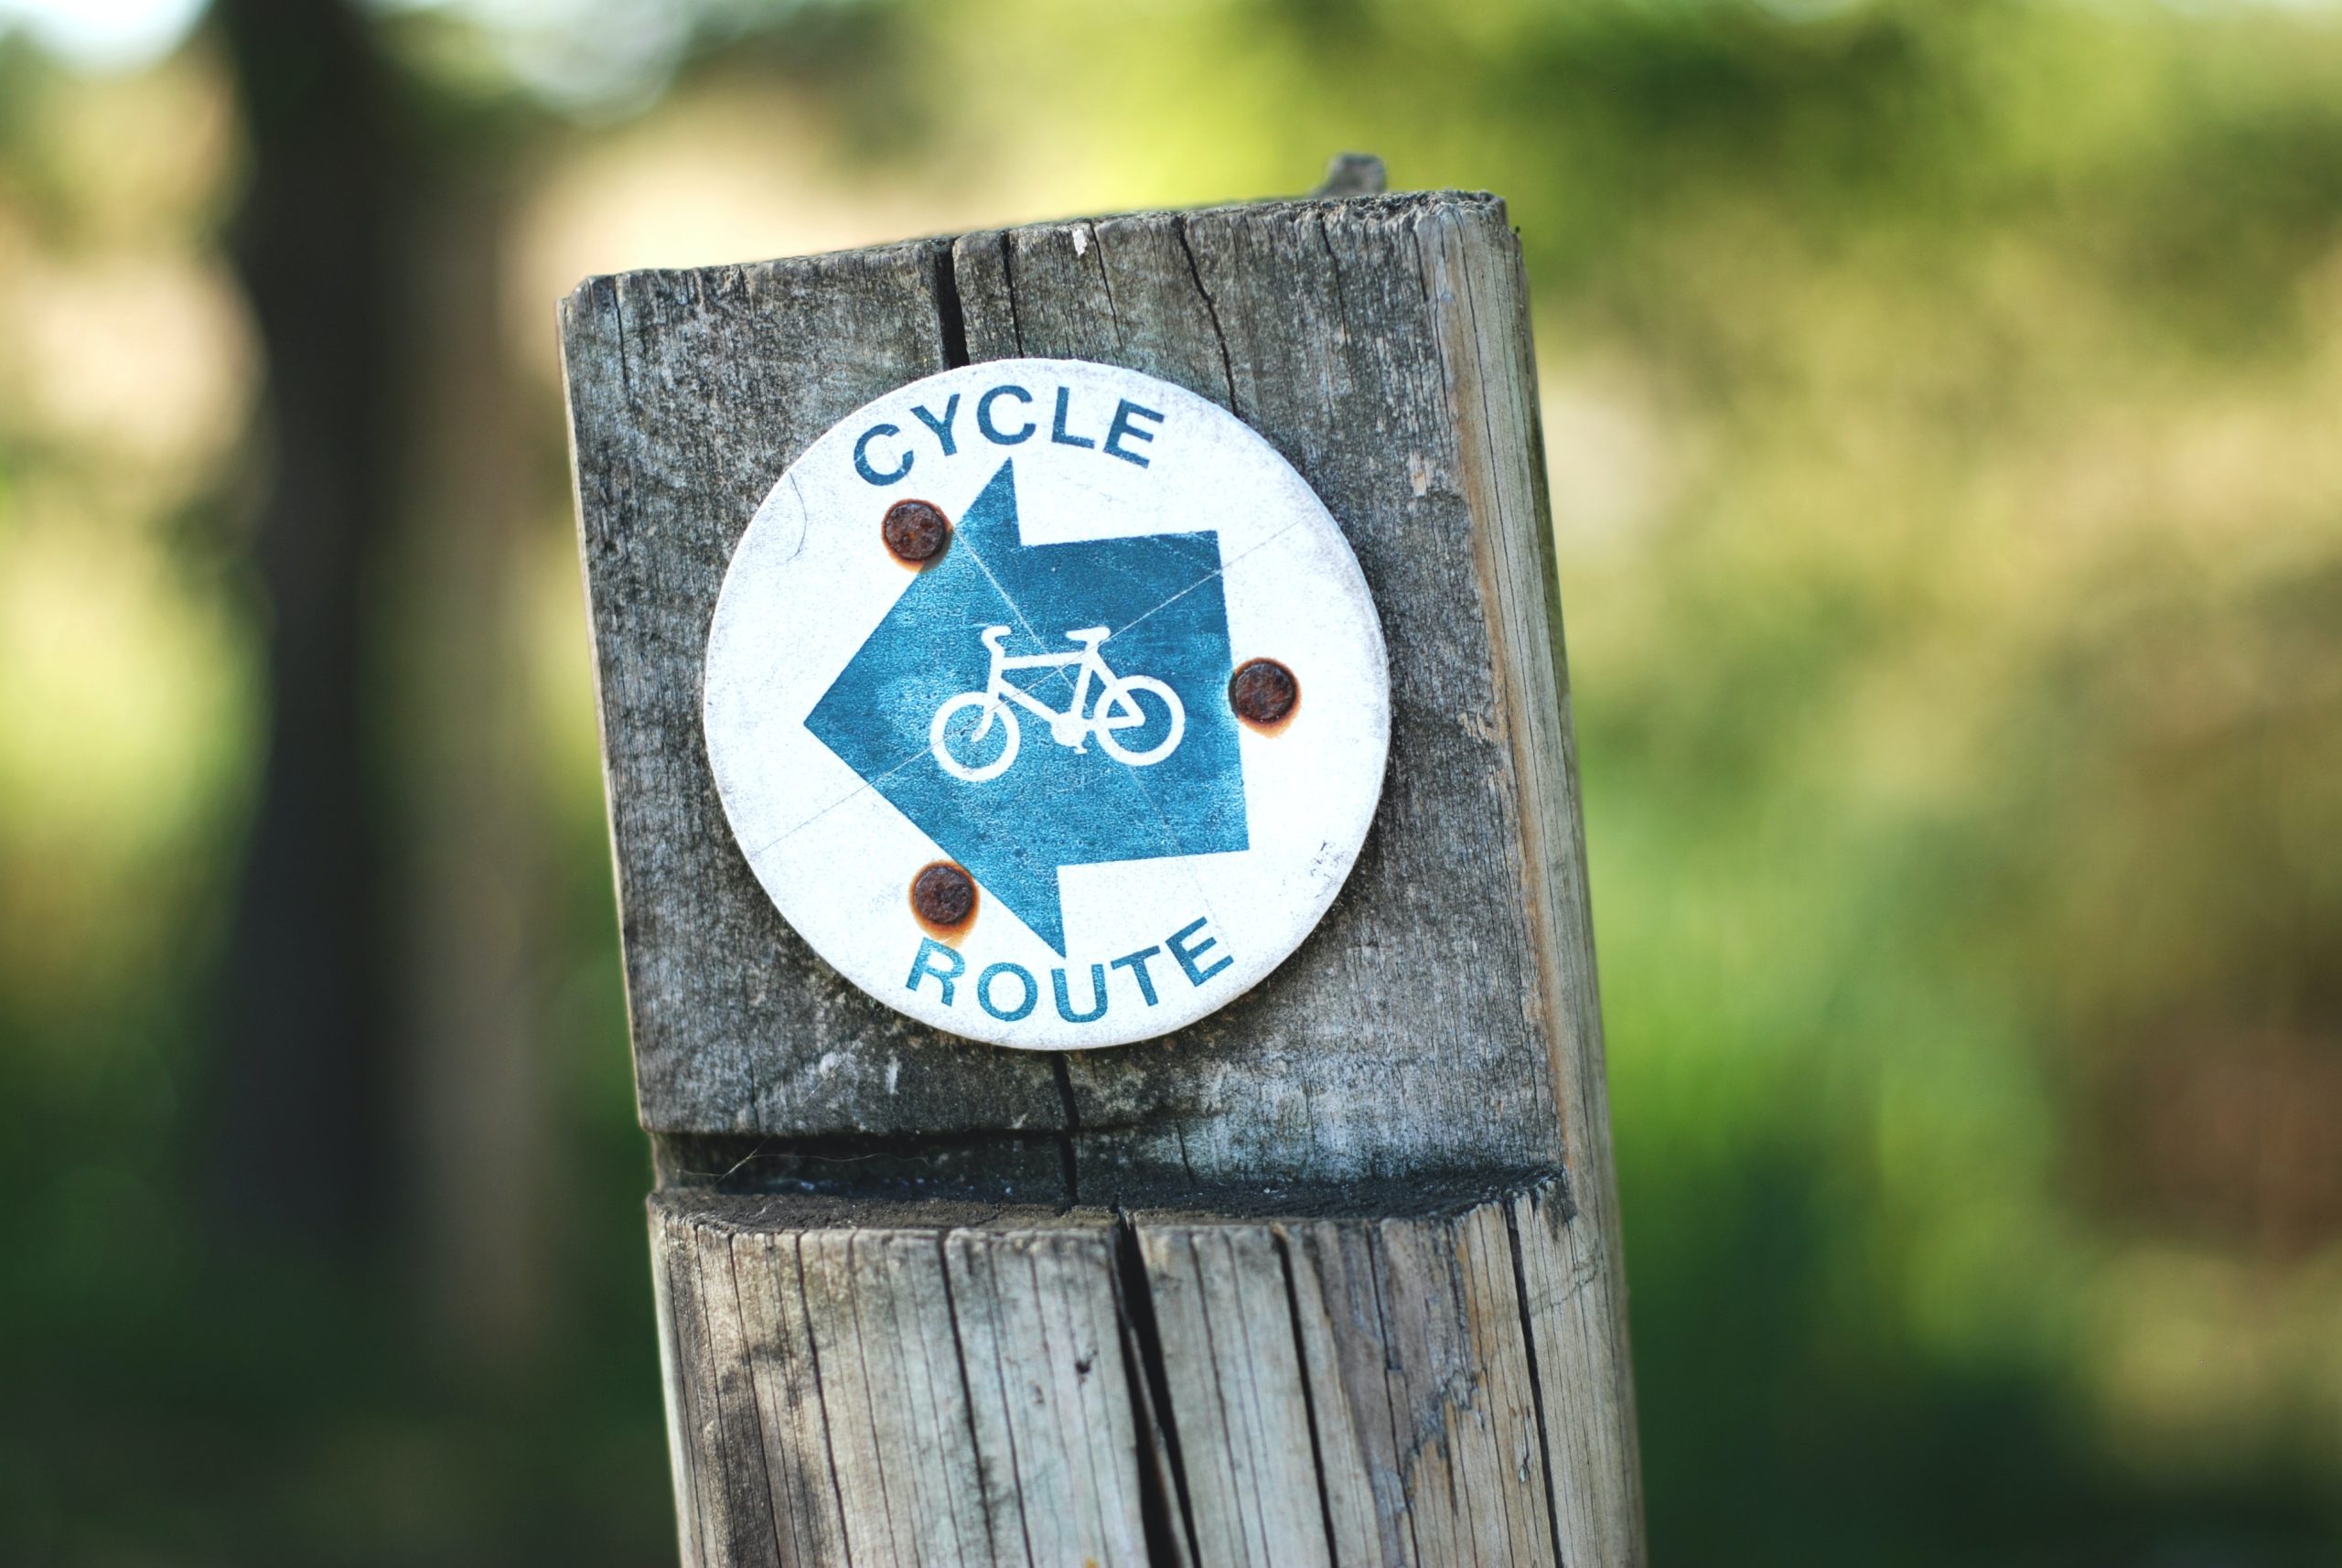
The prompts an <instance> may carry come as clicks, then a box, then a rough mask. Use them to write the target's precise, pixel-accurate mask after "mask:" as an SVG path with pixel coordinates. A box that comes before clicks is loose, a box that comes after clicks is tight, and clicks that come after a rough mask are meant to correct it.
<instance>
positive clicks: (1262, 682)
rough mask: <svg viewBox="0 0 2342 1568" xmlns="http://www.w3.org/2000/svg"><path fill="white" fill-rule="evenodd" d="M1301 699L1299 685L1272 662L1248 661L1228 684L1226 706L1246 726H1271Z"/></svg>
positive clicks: (1290, 672)
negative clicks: (1232, 709)
mask: <svg viewBox="0 0 2342 1568" xmlns="http://www.w3.org/2000/svg"><path fill="white" fill-rule="evenodd" d="M1300 700H1301V682H1298V681H1296V680H1295V679H1294V678H1293V671H1290V670H1288V669H1286V668H1285V667H1284V665H1282V664H1280V663H1278V662H1277V661H1276V660H1273V659H1252V660H1246V661H1245V662H1244V664H1243V665H1242V666H1241V668H1240V669H1238V671H1236V675H1235V678H1234V679H1232V680H1230V682H1228V703H1229V705H1230V707H1232V708H1234V709H1235V710H1236V716H1237V717H1238V718H1240V719H1243V720H1245V721H1246V722H1248V723H1251V724H1256V725H1273V724H1276V723H1278V722H1279V721H1280V720H1282V719H1283V718H1284V716H1285V715H1286V714H1290V713H1292V712H1293V705H1294V703H1297V702H1299V701H1300Z"/></svg>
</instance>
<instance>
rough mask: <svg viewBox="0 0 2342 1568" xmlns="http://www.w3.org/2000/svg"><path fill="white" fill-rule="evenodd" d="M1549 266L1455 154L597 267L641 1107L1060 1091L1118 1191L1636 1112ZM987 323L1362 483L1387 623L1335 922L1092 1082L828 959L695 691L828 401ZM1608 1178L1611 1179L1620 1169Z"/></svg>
mask: <svg viewBox="0 0 2342 1568" xmlns="http://www.w3.org/2000/svg"><path fill="white" fill-rule="evenodd" d="M1518 278H1519V266H1518V252H1517V246H1516V244H1515V242H1514V240H1513V237H1512V235H1511V233H1510V231H1509V229H1508V228H1507V227H1506V224H1505V217H1504V210H1503V208H1502V205H1501V204H1500V203H1499V202H1497V201H1495V200H1494V199H1491V198H1487V197H1474V196H1462V195H1455V194H1437V195H1428V196H1424V195H1416V196H1394V197H1369V198H1359V199H1350V200H1340V201H1311V202H1289V203H1273V204H1266V205H1262V206H1259V207H1247V208H1231V209H1219V210H1212V211H1204V212H1196V213H1185V214H1166V213H1155V214H1142V215H1138V216H1134V217H1127V218H1117V219H1108V220H1098V221H1095V222H1081V223H1070V224H1053V225H1045V226H1037V227H1033V228H1027V229H1020V230H1012V231H1004V232H992V233H983V234H973V235H969V236H965V237H963V238H962V239H961V240H959V241H957V242H954V243H952V244H951V246H950V247H949V249H948V251H947V250H944V249H943V248H941V247H940V244H936V245H929V246H919V245H913V246H901V247H893V248H890V249H887V250H882V251H876V252H857V253H855V254H854V255H850V256H843V257H824V258H814V259H812V260H810V261H802V262H781V263H766V264H763V265H760V266H757V267H750V268H725V269H714V270H711V271H708V272H702V273H685V274H631V275H629V276H627V277H624V278H618V279H598V280H595V281H593V282H591V283H589V284H587V285H585V286H584V287H582V288H581V289H580V290H579V292H578V293H577V294H576V295H573V296H572V298H571V300H570V301H569V304H568V306H567V309H566V317H565V320H566V335H567V341H568V348H569V374H570V387H571V399H572V405H573V420H574V425H575V441H576V446H577V458H578V466H579V498H580V508H581V515H582V517H583V519H584V523H583V527H584V538H585V551H586V557H587V572H588V577H589V583H590V585H591V589H592V595H593V602H594V609H595V617H596V650H597V660H598V664H599V667H600V671H601V679H602V705H603V718H604V725H605V736H606V746H607V754H608V757H609V766H610V780H611V791H612V803H613V811H612V815H613V822H614V833H615V841H616V848H617V858H618V867H619V876H620V884H621V903H622V908H623V909H624V911H625V925H626V935H627V951H628V978H629V984H630V995H629V1002H630V1006H631V1009H632V1014H633V1021H634V1026H635V1040H636V1054H637V1064H638V1080H639V1091H640V1097H641V1105H642V1112H643V1120H644V1123H645V1125H646V1126H647V1127H649V1128H650V1129H651V1130H653V1131H654V1132H658V1133H740V1134H749V1135H755V1136H762V1137H768V1138H773V1139H779V1140H783V1141H789V1140H803V1139H814V1138H834V1137H840V1136H854V1135H864V1136H880V1137H886V1136H896V1135H903V1134H932V1133H951V1132H959V1131H973V1132H985V1131H997V1132H1006V1131H1011V1130H1021V1131H1026V1132H1034V1131H1041V1132H1057V1131H1063V1132H1067V1133H1069V1135H1071V1136H1072V1137H1073V1140H1074V1152H1075V1159H1074V1161H1073V1164H1072V1167H1071V1168H1072V1174H1073V1176H1074V1178H1075V1184H1076V1185H1077V1186H1080V1185H1081V1184H1082V1183H1083V1182H1084V1181H1088V1182H1090V1183H1093V1184H1094V1185H1092V1186H1090V1188H1089V1189H1088V1191H1087V1192H1086V1193H1085V1194H1083V1195H1084V1196H1108V1195H1111V1193H1112V1191H1113V1190H1115V1189H1116V1187H1117V1184H1119V1183H1121V1182H1123V1181H1124V1180H1125V1179H1126V1173H1129V1174H1132V1175H1134V1176H1136V1177H1138V1178H1144V1177H1147V1176H1155V1175H1165V1174H1167V1175H1169V1176H1174V1177H1176V1178H1179V1179H1190V1178H1192V1179H1196V1180H1202V1181H1222V1180H1241V1179H1250V1178H1256V1177H1266V1178H1275V1177H1292V1178H1317V1177H1327V1176H1357V1177H1371V1176H1403V1175H1407V1174H1410V1173H1419V1172H1427V1171H1438V1170H1453V1169H1469V1168H1473V1167H1475V1166H1480V1165H1533V1164H1540V1163H1557V1162H1559V1161H1561V1160H1563V1158H1564V1157H1565V1155H1566V1152H1567V1151H1568V1150H1569V1149H1570V1148H1572V1147H1574V1146H1576V1144H1575V1143H1574V1142H1573V1139H1572V1138H1571V1137H1565V1135H1564V1132H1563V1122H1562V1121H1561V1120H1558V1119H1557V1118H1556V1115H1555V1105H1556V1102H1557V1099H1558V1100H1559V1101H1561V1102H1562V1103H1563V1110H1564V1112H1565V1114H1567V1116H1568V1117H1569V1118H1570V1122H1569V1132H1570V1133H1571V1134H1574V1137H1575V1140H1576V1141H1577V1142H1583V1141H1584V1140H1585V1139H1587V1138H1597V1139H1598V1136H1599V1127H1600V1118H1599V1116H1598V1115H1596V1114H1589V1113H1588V1112H1587V1111H1586V1107H1587V1106H1588V1105H1589V1104H1594V1105H1598V1100H1595V1099H1593V1098H1591V1097H1593V1096H1598V1093H1599V1070H1598V1060H1599V1054H1598V1053H1599V1041H1598V1033H1597V1032H1596V1030H1595V1027H1594V1023H1593V1021H1594V1020H1595V1018H1596V1017H1597V1015H1596V1013H1595V1010H1594V999H1593V992H1592V983H1591V977H1592V972H1593V966H1592V958H1591V951H1590V943H1589V941H1588V940H1587V938H1586V934H1585V923H1584V920H1583V918H1582V911H1583V908H1584V898H1583V876H1582V873H1581V871H1580V869H1579V861H1578V858H1577V854H1576V848H1575V846H1576V843H1577V840H1576V825H1575V824H1576V821H1577V808H1576V800H1575V795H1574V784H1573V782H1572V778H1571V773H1570V769H1569V766H1568V761H1567V757H1566V746H1567V726H1566V722H1565V719H1564V718H1563V716H1562V714H1561V713H1560V711H1559V709H1558V706H1557V704H1558V703H1559V701H1560V700H1561V694H1562V693H1563V691H1564V690H1565V688H1564V687H1563V683H1562V681H1561V677H1560V674H1559V668H1558V659H1557V650H1558V644H1557V642H1556V640H1555V638H1554V635H1553V633H1552V627H1553V625H1554V620H1553V615H1552V605H1551V598H1550V595H1549V594H1548V592H1547V582H1546V578H1545V577H1544V576H1542V575H1540V568H1539V564H1538V558H1537V554H1536V553H1537V551H1538V549H1539V548H1540V546H1539V543H1538V541H1539V540H1541V539H1542V537H1543V534H1544V532H1545V519H1544V515H1543V510H1542V507H1543V497H1542V492H1541V491H1540V489H1538V487H1537V485H1536V483H1535V482H1534V474H1535V469H1536V464H1535V459H1534V446H1533V442H1534V439H1535V430H1534V412H1533V410H1534V398H1533V388H1532V386H1531V381H1530V380H1529V375H1528V361H1527V360H1526V357H1525V355H1526V349H1525V343H1526V338H1527V324H1526V317H1525V306H1524V301H1523V298H1522V295H1521V292H1520V288H1519V286H1518ZM947 324H949V328H950V329H949V330H947ZM960 343H963V344H964V349H965V352H966V353H967V354H968V355H969V356H970V357H971V358H972V359H975V360H984V359H989V358H997V357H1003V356H1010V355H1017V354H1028V355H1031V354H1047V355H1067V356H1072V357H1076V358H1088V359H1097V360H1109V361H1112V362H1114V363H1117V364H1123V365H1127V366H1130V367H1132V368H1133V369H1137V370H1141V371H1147V372H1149V373H1151V374H1155V375H1159V376H1162V377H1164V378H1166V380H1170V381H1176V382H1178V383H1179V384H1181V385H1183V386H1186V387H1188V388H1189V389H1190V390H1193V391H1195V392H1199V393H1201V394H1202V395H1204V396H1207V397H1209V398H1212V399H1213V400H1215V401H1217V402H1219V403H1222V404H1223V405H1225V406H1229V407H1230V408H1232V409H1233V410H1234V411H1235V412H1236V413H1238V414H1240V415H1241V416H1242V417H1243V418H1244V419H1246V420H1247V421H1248V422H1249V423H1251V424H1252V425H1253V426H1254V427H1255V428H1257V429H1259V430H1260V431H1261V432H1262V434H1263V435H1265V436H1266V437H1267V438H1268V439H1269V440H1270V441H1271V442H1272V443H1273V444H1274V445H1275V446H1277V447H1278V449H1279V450H1280V451H1282V452H1283V453H1284V455H1285V456H1287V457H1288V458H1289V459H1290V460H1291V461H1292V462H1293V463H1294V464H1295V467H1298V468H1299V469H1300V471H1301V472H1302V473H1303V475H1304V476H1305V478H1308V479H1309V481H1310V482H1311V484H1312V485H1313V486H1314V487H1315V488H1316V489H1317V491H1318V493H1319V494H1320V495H1321V496H1322V497H1323V498H1324V499H1325V500H1326V502H1327V506H1328V508H1329V509H1330V510H1332V511H1333V513H1334V515H1335V517H1336V519H1337V520H1338V521H1339V522H1340V523H1341V524H1342V527H1343V529H1344V531H1345V532H1346V533H1347V535H1348V538H1349V540H1350V542H1351V544H1352V547H1353V548H1354V549H1355V550H1356V551H1357V553H1358V555H1359V563H1360V565H1361V566H1362V567H1363V569H1364V570H1365V573H1366V575H1367V579H1368V581H1369V583H1370V585H1371V586H1372V588H1373V590H1374V593H1375V597H1376V602H1377V605H1378V607H1379V608H1380V613H1381V615H1382V618H1383V621H1384V628H1385V631H1386V634H1387V636H1388V639H1389V641H1390V645H1391V673H1392V686H1393V693H1392V694H1393V700H1394V719H1393V732H1392V739H1391V769H1390V774H1389V779H1388V782H1387V785H1386V789H1385V795H1384V800H1383V804H1382V808H1381V811H1380V813H1379V815H1378V817H1377V820H1376V823H1375V826H1374V830H1373V832H1371V833H1370V837H1369V839H1368V843H1367V848H1366V851H1365V853H1364V854H1363V855H1362V856H1361V857H1360V859H1359V865H1358V866H1357V869H1356V870H1355V871H1354V872H1353V873H1352V875H1351V878H1350V882H1349V885H1348V888H1347V889H1346V891H1345V893H1344V894H1343V896H1342V897H1341V898H1340V899H1339V900H1338V902H1337V904H1336V906H1335V908H1334V909H1333V911H1332V912H1331V913H1330V914H1329V915H1328V917H1327V919H1326V921H1325V923H1324V925H1323V926H1322V927H1321V928H1320V929H1319V930H1318V932H1317V933H1316V935H1315V936H1314V937H1313V938H1312V939H1311V940H1309V941H1308V942H1306V943H1305V944H1304V946H1303V947H1302V949H1301V950H1299V951H1298V952H1296V953H1295V955H1294V957H1293V958H1292V959H1290V960H1288V961H1287V962H1286V963H1285V965H1284V967H1283V968H1282V969H1281V970H1280V971H1279V972H1277V973H1276V974H1274V975H1273V976H1272V977H1271V978H1270V979H1269V980H1268V981H1267V982H1265V983H1263V984H1262V985H1261V986H1260V987H1259V988H1258V989H1257V990H1256V991H1255V992H1254V993H1252V995H1251V996H1249V997H1247V998H1245V999H1244V1000H1242V1001H1241V1002H1239V1003H1238V1004H1235V1005H1234V1006H1232V1007H1230V1008H1229V1009H1228V1010H1226V1011H1224V1012H1223V1013H1221V1014H1219V1015H1216V1016H1215V1017H1213V1018H1212V1019H1209V1020H1208V1021H1206V1022H1205V1023H1204V1024H1202V1025H1199V1026H1197V1027H1195V1028H1193V1029H1190V1030H1187V1031H1186V1032H1184V1033H1183V1034H1182V1035H1179V1036H1173V1037H1172V1038H1171V1039H1170V1040H1168V1041H1167V1042H1164V1043H1160V1044H1151V1045H1145V1046H1139V1047H1130V1048H1127V1049H1124V1050H1119V1051H1107V1052H1096V1053H1090V1054H1086V1055H1084V1056H1082V1057H1080V1058H1076V1059H1074V1060H1072V1061H1070V1062H1069V1063H1067V1064H1065V1070H1066V1078H1067V1084H1066V1087H1067V1088H1068V1089H1069V1090H1070V1094H1069V1102H1065V1101H1061V1100H1060V1097H1058V1095H1056V1094H1053V1093H1052V1092H1051V1084H1050V1081H1049V1080H1050V1077H1051V1074H1050V1070H1049V1067H1048V1064H1047V1063H1037V1062H1034V1061H1030V1060H1026V1059H1019V1058H1015V1056H1014V1055H1013V1053H1004V1052H998V1051H993V1050H987V1049H985V1048H983V1047H973V1046H970V1045H967V1044H965V1043H962V1042H958V1041H954V1040H951V1039H949V1038H947V1037H944V1036H939V1035H936V1034H933V1033H931V1032H929V1031H926V1030H923V1029H921V1028H919V1027H918V1026H914V1025H911V1024H910V1023H908V1021H907V1020H904V1019H903V1018H901V1017H900V1016H899V1015H896V1014H895V1013H893V1012H892V1011H891V1010H889V1009H887V1008H886V1007H884V1006H883V1005H882V1004H878V1003H876V1002H874V1001H872V1000H870V999H868V998H867V997H865V996H863V995H862V994H861V993H859V992H856V991H854V990H853V989H852V988H851V987H850V986H847V985H845V984H843V983H842V982H840V981H839V980H838V979H837V977H836V976H835V975H834V974H833V973H832V972H829V971H828V970H827V969H826V968H825V967H824V966H822V964H821V963H820V962H819V961H818V960H815V959H813V958H812V956H811V954H810V953H809V952H807V951H806V950H804V949H803V947H802V944H801V943H799V942H798V941H797V940H796V939H795V937H794V936H793V935H792V934H790V932H789V930H788V929H787V927H786V926H785V925H784V924H783V923H782V922H781V921H780V920H779V918H778V916H777V915H775V914H774V912H773V911H772V909H771V908H770V907H769V905H768V903H767V902H766V901H765V899H764V898H763V897H762V895H761V893H760V891H759V890H758V889H757V887H756V886H755V883H754V881H753V879H752V878H751V877H750V876H749V875H748V873H747V868H746V866H745V865H744V864H743V863H742V862H741V860H740V857H739V854H738V853H737V851H736V849H735V848H734V846H733V845H732V844H731V843H730V842H729V840H728V839H727V837H726V836H725V832H724V830H723V823H722V819H721V816H720V814H719V812H718V811H717V809H716V806H715V802H714V791H713V787H712V785H711V784H710V782H709V780H708V779H707V775H706V767H705V763H704V757H703V755H702V751H701V747H700V744H699V738H698V735H697V730H696V725H697V722H698V719H697V712H698V710H697V702H698V690H699V688H698V666H697V660H698V658H699V656H700V654H701V652H702V651H703V647H702V639H703V638H704V631H705V622H706V618H707V613H708V607H709V606H710V605H711V604H712V601H713V597H714V591H715V587H716V585H717V584H718V582H719V581H720V577H721V572H722V568H723V564H724V561H725V555H726V553H728V551H729V548H730V546H731V544H732V543H733V542H735V540H736V537H737V535H738V532H739V531H740V530H741V528H742V527H744V526H745V524H746V521H747V517H748V515H749V514H750V512H751V511H752V510H753V508H754V504H755V502H756V500H757V499H758V497H759V495H760V493H761V489H762V488H763V487H764V486H765V485H768V483H769V482H770V480H771V479H772V478H774V477H776V476H777V475H778V473H779V470H780V468H781V467H783V466H784V465H785V464H786V463H787V461H788V460H789V459H790V457H792V456H795V455H796V452H797V451H798V450H799V449H800V448H801V446H803V445H804V444H805V443H806V442H807V441H808V440H810V439H811V436H812V435H815V434H817V433H818V431H819V430H820V429H821V428H822V427H823V425H824V424H825V423H826V422H827V421H829V420H831V419H833V418H835V417H837V416H838V415H839V414H841V413H843V412H844V411H845V409H846V408H847V407H848V406H850V405H851V404H852V403H854V402H855V401H857V400H859V399H860V398H863V397H866V396H868V395H870V394H871V393H873V392H876V391H877V390H879V389H880V388H883V387H886V386H890V385H894V384H898V383H899V382H900V381H905V380H908V379H911V378H912V377H914V376H917V375H919V374H924V373H927V372H929V371H933V370H935V369H937V368H939V367H940V365H941V364H942V363H943V362H944V360H945V359H946V358H948V357H951V349H952V348H953V347H954V346H955V345H957V344H960ZM1541 704H1542V705H1541ZM1556 1064H1558V1071H1557V1066H1556ZM1557 1083H1558V1084H1564V1085H1566V1086H1567V1089H1568V1092H1567V1093H1563V1094H1561V1095H1559V1096H1557V1094H1556V1085H1557ZM890 1086H891V1087H890ZM1588 1147H1589V1149H1590V1150H1598V1149H1599V1148H1600V1145H1599V1144H1598V1142H1597V1143H1595V1144H1590V1145H1588ZM1597 1163H1598V1162H1588V1168H1587V1170H1586V1173H1585V1174H1586V1176H1587V1177H1588V1178H1589V1179H1590V1180H1593V1181H1595V1182H1597V1183H1598V1182H1599V1181H1602V1180H1606V1177H1600V1176H1598V1175H1597V1173H1596V1171H1595V1168H1594V1166H1595V1164H1597ZM1069 1196H1071V1195H1069ZM1588 1208H1589V1211H1590V1212H1595V1213H1597V1214H1606V1213H1607V1209H1608V1205H1607V1202H1606V1199H1605V1198H1603V1197H1600V1196H1599V1195H1597V1194H1595V1193H1594V1192H1592V1191H1591V1189H1589V1194H1588Z"/></svg>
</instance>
